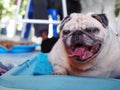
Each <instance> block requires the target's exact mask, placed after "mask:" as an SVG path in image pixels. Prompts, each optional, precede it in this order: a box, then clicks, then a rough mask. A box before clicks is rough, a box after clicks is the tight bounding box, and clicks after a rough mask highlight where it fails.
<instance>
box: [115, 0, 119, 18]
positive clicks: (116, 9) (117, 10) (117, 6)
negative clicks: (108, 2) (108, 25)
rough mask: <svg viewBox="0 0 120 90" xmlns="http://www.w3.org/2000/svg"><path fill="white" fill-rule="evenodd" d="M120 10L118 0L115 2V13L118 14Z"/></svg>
mask: <svg viewBox="0 0 120 90" xmlns="http://www.w3.org/2000/svg"><path fill="white" fill-rule="evenodd" d="M119 12H120V0H116V3H115V15H116V16H118V14H119Z"/></svg>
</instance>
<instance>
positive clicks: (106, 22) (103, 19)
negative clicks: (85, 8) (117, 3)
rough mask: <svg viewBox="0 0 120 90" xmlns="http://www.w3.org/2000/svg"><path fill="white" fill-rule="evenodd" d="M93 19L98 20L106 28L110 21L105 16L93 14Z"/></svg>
mask: <svg viewBox="0 0 120 90" xmlns="http://www.w3.org/2000/svg"><path fill="white" fill-rule="evenodd" d="M92 17H93V18H95V19H97V20H98V21H99V22H100V23H101V24H102V25H103V26H104V27H107V26H108V19H107V17H106V15H105V14H93V15H92Z"/></svg>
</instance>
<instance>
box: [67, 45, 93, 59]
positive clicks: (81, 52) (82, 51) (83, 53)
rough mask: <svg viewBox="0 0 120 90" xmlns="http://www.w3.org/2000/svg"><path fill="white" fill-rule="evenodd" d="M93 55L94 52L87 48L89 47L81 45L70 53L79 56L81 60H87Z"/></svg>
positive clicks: (71, 55) (72, 55)
mask: <svg viewBox="0 0 120 90" xmlns="http://www.w3.org/2000/svg"><path fill="white" fill-rule="evenodd" d="M92 55H93V53H92V52H90V51H88V50H87V47H80V48H76V49H75V50H74V51H73V52H71V54H69V57H71V58H72V57H79V58H80V59H81V60H85V59H87V58H89V57H91V56H92Z"/></svg>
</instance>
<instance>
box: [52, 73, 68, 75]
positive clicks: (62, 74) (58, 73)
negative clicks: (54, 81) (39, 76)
mask: <svg viewBox="0 0 120 90" xmlns="http://www.w3.org/2000/svg"><path fill="white" fill-rule="evenodd" d="M52 75H67V73H66V72H53V73H52Z"/></svg>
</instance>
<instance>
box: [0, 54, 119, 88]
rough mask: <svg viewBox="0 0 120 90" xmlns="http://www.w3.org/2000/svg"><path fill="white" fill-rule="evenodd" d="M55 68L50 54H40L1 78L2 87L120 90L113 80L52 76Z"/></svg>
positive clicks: (117, 83) (115, 80)
mask: <svg viewBox="0 0 120 90" xmlns="http://www.w3.org/2000/svg"><path fill="white" fill-rule="evenodd" d="M52 72H53V68H52V66H51V64H50V62H49V61H48V54H43V53H39V54H38V55H37V56H36V57H34V58H32V59H30V60H27V61H26V62H24V63H23V64H21V65H19V66H18V67H15V68H13V69H12V70H10V71H8V72H7V73H5V74H4V75H2V76H1V77H0V85H2V86H5V87H11V88H17V89H32V90H120V80H119V79H113V78H95V77H77V76H63V75H50V74H51V73H52Z"/></svg>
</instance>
